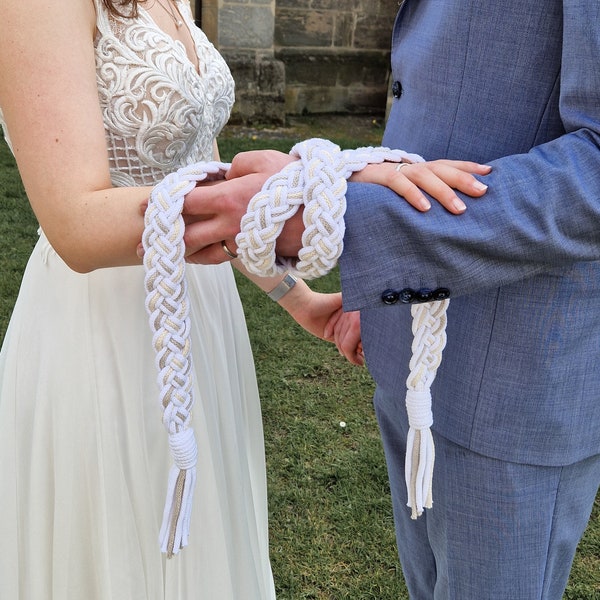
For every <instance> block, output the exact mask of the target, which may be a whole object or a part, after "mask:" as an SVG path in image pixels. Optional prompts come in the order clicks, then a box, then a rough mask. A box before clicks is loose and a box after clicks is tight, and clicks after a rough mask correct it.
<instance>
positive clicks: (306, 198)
mask: <svg viewBox="0 0 600 600" xmlns="http://www.w3.org/2000/svg"><path fill="white" fill-rule="evenodd" d="M290 154H291V155H292V156H297V157H298V158H299V159H300V160H299V161H294V162H293V163H290V164H289V165H287V166H286V167H285V168H284V169H283V170H282V171H280V172H279V173H277V174H275V175H273V176H272V177H271V178H270V179H269V180H267V182H266V183H265V185H264V186H263V189H262V190H261V192H259V193H258V194H256V196H254V198H252V200H251V201H250V203H249V204H248V209H247V211H246V214H245V215H244V217H243V218H242V221H241V225H240V233H239V234H238V236H237V237H236V240H235V241H236V244H237V246H238V254H239V255H240V258H241V260H242V262H243V263H244V266H245V267H246V268H247V269H248V270H249V271H251V272H252V273H254V274H256V275H262V276H264V277H272V276H274V275H277V274H279V273H284V272H286V271H289V272H291V273H294V274H295V275H297V276H298V277H301V278H303V279H314V278H317V277H321V276H323V275H325V274H327V273H328V272H329V271H330V270H331V269H332V268H333V267H334V266H335V265H336V263H337V259H338V258H339V256H340V255H341V253H342V249H343V239H344V232H345V227H344V213H345V212H346V189H347V179H348V178H349V177H350V175H352V173H354V172H355V171H360V170H361V169H364V167H365V166H366V165H367V164H372V163H380V162H383V161H393V162H400V161H401V160H403V159H407V160H409V161H410V162H422V161H423V159H422V158H421V157H420V156H418V155H416V154H408V153H406V152H404V151H403V150H390V149H389V148H359V149H357V150H344V151H342V150H340V148H339V146H337V145H336V144H333V143H332V142H330V141H328V140H322V139H311V140H305V141H303V142H300V143H299V144H296V145H295V146H294V147H293V148H292V149H291V151H290ZM301 204H304V215H303V219H304V225H305V230H304V233H303V236H302V248H301V250H300V251H299V252H298V261H297V262H294V261H291V260H289V259H285V258H281V257H279V258H278V257H277V256H276V254H275V243H276V241H277V237H278V236H279V234H280V233H281V230H282V229H283V226H284V225H285V222H286V221H287V220H288V219H289V218H290V217H292V216H293V215H294V214H295V213H296V212H297V210H298V208H299V206H300V205H301Z"/></svg>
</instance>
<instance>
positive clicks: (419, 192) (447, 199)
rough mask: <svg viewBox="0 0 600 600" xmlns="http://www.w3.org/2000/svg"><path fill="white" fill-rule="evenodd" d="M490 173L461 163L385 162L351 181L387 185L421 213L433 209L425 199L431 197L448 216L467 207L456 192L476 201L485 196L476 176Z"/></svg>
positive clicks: (369, 166) (471, 164)
mask: <svg viewBox="0 0 600 600" xmlns="http://www.w3.org/2000/svg"><path fill="white" fill-rule="evenodd" d="M491 170H492V168H491V167H490V166H489V165H480V164H478V163H474V162H469V161H458V160H434V161H431V162H423V163H390V162H384V163H379V164H373V165H367V166H366V167H365V168H364V169H363V170H362V171H359V172H358V173H355V174H354V175H353V176H352V177H351V179H350V180H351V181H360V182H363V183H377V184H379V185H384V186H386V187H388V188H390V189H391V190H393V191H394V192H396V193H397V194H399V195H400V196H402V197H403V198H404V199H405V200H406V201H407V202H408V203H409V204H410V205H412V206H414V207H415V208H416V209H417V210H420V211H422V212H425V211H427V210H429V209H430V208H431V203H430V201H429V199H428V198H427V196H426V195H425V194H428V195H429V196H431V197H432V198H433V199H434V200H437V201H438V202H439V203H440V204H441V205H442V206H443V207H444V208H445V209H446V210H448V211H449V212H451V213H454V214H460V213H462V212H464V211H465V210H466V208H467V207H466V205H465V203H464V202H463V201H462V200H461V199H460V198H459V197H458V196H457V195H456V193H455V191H454V190H457V191H459V192H462V193H463V194H466V195H468V196H472V197H474V198H478V197H480V196H483V194H485V192H486V190H487V186H486V185H485V184H484V183H482V182H481V181H479V179H477V178H476V177H475V176H474V175H479V176H484V175H488V174H489V172H490V171H491ZM423 192H425V194H424V193H423Z"/></svg>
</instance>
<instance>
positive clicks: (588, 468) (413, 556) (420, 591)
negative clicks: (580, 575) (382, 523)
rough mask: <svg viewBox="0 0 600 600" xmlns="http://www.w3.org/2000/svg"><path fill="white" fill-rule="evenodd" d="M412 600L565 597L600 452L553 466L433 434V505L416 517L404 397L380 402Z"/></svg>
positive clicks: (599, 478)
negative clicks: (409, 493)
mask: <svg viewBox="0 0 600 600" xmlns="http://www.w3.org/2000/svg"><path fill="white" fill-rule="evenodd" d="M375 410H376V413H377V418H378V421H379V426H380V428H381V431H382V437H383V442H384V450H385V454H386V459H387V464H388V471H389V477H390V484H391V487H392V489H394V490H395V491H396V493H395V494H394V521H395V524H396V537H397V542H398V549H399V554H400V559H401V563H402V566H403V571H404V576H405V580H406V584H407V587H408V589H409V593H410V598H411V600H538V599H541V600H560V599H561V598H562V596H563V592H564V589H565V587H566V584H567V580H568V577H569V572H570V569H571V565H572V561H573V557H574V555H575V550H576V548H577V544H578V542H579V540H580V538H581V536H582V535H583V532H584V530H585V528H586V524H587V522H588V519H589V516H590V514H591V510H592V506H593V504H594V499H595V496H596V493H597V491H598V485H599V482H600V455H596V456H592V457H590V458H587V459H585V460H582V461H580V462H577V463H575V464H572V465H568V466H561V467H547V466H536V465H527V464H518V463H513V462H506V461H501V460H497V459H494V458H489V457H486V456H482V455H480V454H477V453H475V452H472V451H470V450H468V449H466V448H463V447H462V446H458V445H456V444H454V443H453V442H451V441H449V440H447V439H445V438H444V437H442V436H440V435H438V434H435V432H434V439H435V444H436V466H435V477H434V483H433V498H434V506H433V508H432V509H431V510H429V511H425V513H424V514H423V515H422V516H421V517H419V519H417V520H412V519H411V518H410V509H409V508H407V506H406V495H405V494H403V493H401V492H400V491H401V490H404V455H405V445H404V444H405V442H404V441H405V439H406V433H407V429H408V424H407V421H406V419H405V418H403V417H401V415H404V413H405V408H404V399H403V398H400V399H399V398H398V397H395V398H390V397H386V396H385V395H384V394H383V393H382V392H381V390H378V392H377V393H376V396H375Z"/></svg>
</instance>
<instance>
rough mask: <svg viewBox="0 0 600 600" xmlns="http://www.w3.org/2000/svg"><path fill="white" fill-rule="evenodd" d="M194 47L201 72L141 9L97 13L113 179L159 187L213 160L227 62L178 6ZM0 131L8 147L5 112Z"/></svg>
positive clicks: (227, 85) (228, 100)
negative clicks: (131, 14)
mask: <svg viewBox="0 0 600 600" xmlns="http://www.w3.org/2000/svg"><path fill="white" fill-rule="evenodd" d="M176 1H177V3H178V7H179V9H180V12H181V14H182V16H183V18H184V21H185V24H186V26H187V27H188V28H189V30H190V32H191V35H192V38H193V40H194V42H195V45H196V52H197V55H198V63H199V72H198V71H196V67H195V65H193V64H192V62H191V61H190V60H189V58H188V56H187V54H186V51H185V47H184V46H183V44H182V43H181V42H179V41H176V40H173V39H172V38H171V37H170V36H169V35H167V34H165V33H164V32H163V31H162V30H161V29H159V28H158V27H157V26H156V24H155V23H154V21H153V20H152V18H151V17H150V15H149V14H148V13H147V12H146V11H145V10H144V8H143V7H142V6H140V7H139V16H138V18H136V19H125V18H122V19H119V18H115V17H113V16H111V15H109V14H108V12H107V10H106V8H105V7H104V5H103V4H102V2H101V1H100V0H95V3H96V11H97V15H98V17H97V35H96V39H95V41H94V45H95V48H96V72H97V82H98V96H99V99H100V105H101V108H102V114H103V118H104V127H105V131H106V142H107V149H108V159H109V164H110V173H111V180H112V183H113V185H115V186H135V185H154V184H156V183H157V182H158V181H160V180H161V179H162V178H163V177H164V176H165V175H167V174H168V173H171V172H172V171H175V170H177V169H178V168H180V167H182V166H184V165H188V164H191V163H194V162H198V161H203V160H211V159H212V158H213V148H214V146H213V141H214V139H215V137H216V136H217V134H218V133H219V132H220V131H221V129H222V128H223V126H224V125H225V123H226V122H227V120H228V118H229V113H230V111H231V107H232V105H233V100H234V83H233V78H232V77H231V73H230V71H229V68H228V67H227V64H226V63H225V61H224V59H223V58H222V57H221V55H220V54H219V53H218V52H217V50H216V49H215V48H214V46H213V45H212V44H211V43H210V42H209V41H208V39H207V38H206V36H205V35H204V33H203V32H202V31H201V30H200V29H198V27H196V25H195V24H194V21H193V17H192V12H191V9H190V6H189V4H188V3H187V1H186V0H176ZM0 125H1V126H2V129H3V130H4V136H5V139H6V141H7V143H8V145H9V146H11V143H10V138H9V135H8V131H6V128H5V124H4V119H3V116H2V111H1V110H0Z"/></svg>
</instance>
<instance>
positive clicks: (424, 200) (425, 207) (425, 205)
mask: <svg viewBox="0 0 600 600" xmlns="http://www.w3.org/2000/svg"><path fill="white" fill-rule="evenodd" d="M419 207H420V209H421V210H429V209H430V208H431V202H429V200H427V198H425V196H421V201H420V202H419Z"/></svg>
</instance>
